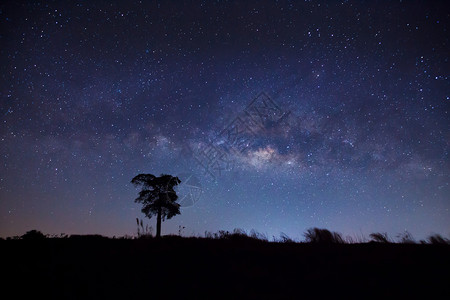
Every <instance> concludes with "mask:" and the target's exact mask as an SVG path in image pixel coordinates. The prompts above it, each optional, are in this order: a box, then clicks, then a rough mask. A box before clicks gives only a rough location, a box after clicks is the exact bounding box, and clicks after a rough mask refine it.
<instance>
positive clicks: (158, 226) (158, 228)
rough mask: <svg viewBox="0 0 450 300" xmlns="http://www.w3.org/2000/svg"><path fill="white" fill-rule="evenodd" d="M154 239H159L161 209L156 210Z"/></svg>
mask: <svg viewBox="0 0 450 300" xmlns="http://www.w3.org/2000/svg"><path fill="white" fill-rule="evenodd" d="M156 237H157V238H159V237H161V207H160V208H159V209H158V216H157V219H156Z"/></svg>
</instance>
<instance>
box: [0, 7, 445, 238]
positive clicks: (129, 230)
mask: <svg viewBox="0 0 450 300" xmlns="http://www.w3.org/2000/svg"><path fill="white" fill-rule="evenodd" d="M448 25H449V9H448V6H446V4H445V1H343V2H338V1H323V2H322V1H320V2H316V1H306V2H300V1H298V2H296V1H273V2H272V1H239V2H238V1H236V2H235V1H185V2H182V1H160V2H154V1H151V2H150V1H148V2H147V1H48V2H40V1H2V3H1V4H0V61H1V63H0V68H1V81H0V99H1V102H0V117H1V123H0V236H2V237H6V236H12V235H21V234H23V233H25V232H26V231H27V230H31V229H38V230H41V231H42V232H44V233H49V234H59V233H67V234H74V233H76V234H88V233H92V234H103V235H108V236H122V235H134V234H136V218H144V216H143V214H142V213H141V212H140V206H139V205H138V204H136V203H134V199H135V198H136V196H137V192H138V189H136V188H135V187H134V186H133V185H132V184H130V181H131V179H132V178H133V177H134V176H135V175H137V174H140V173H151V174H155V175H159V174H162V173H165V174H172V175H178V176H180V179H181V180H182V181H184V185H183V186H180V187H179V189H178V192H179V195H180V199H182V200H183V201H185V200H186V201H185V202H186V203H185V204H183V205H182V209H181V215H179V216H176V217H174V218H173V219H171V220H168V221H166V222H164V223H163V226H162V232H163V234H169V233H173V234H178V231H179V226H183V227H184V229H183V230H182V234H183V235H203V234H204V232H205V231H213V232H215V231H218V230H232V229H233V228H242V229H244V230H247V231H248V230H251V229H256V230H258V231H260V232H262V233H266V234H267V235H268V236H269V237H272V236H273V235H275V236H278V235H279V234H280V233H281V232H283V233H286V234H287V235H289V236H290V237H292V238H296V239H301V238H302V233H303V232H304V231H305V229H307V228H309V227H320V228H328V229H330V230H333V231H339V232H342V233H343V234H344V235H353V236H358V235H366V236H367V235H368V234H369V233H372V232H387V233H388V234H390V235H391V236H392V237H395V236H396V235H397V234H398V233H401V232H403V231H405V230H408V231H409V232H410V233H411V234H412V235H413V236H414V237H416V238H424V237H425V236H427V235H429V234H431V233H440V234H442V235H444V236H447V237H448V236H450V211H449V209H450V188H449V176H450V173H449V170H450V164H449V159H448V151H449V143H450V131H449V124H450V122H449V115H448V110H449V108H450V86H449V78H448V76H449V70H450V68H449V67H450V65H449V53H450V47H449V33H448V29H449V28H448ZM188 183H189V184H188ZM182 184H183V183H182ZM194 194H195V195H194ZM144 223H146V224H149V225H152V226H153V228H155V219H151V220H146V219H145V220H144Z"/></svg>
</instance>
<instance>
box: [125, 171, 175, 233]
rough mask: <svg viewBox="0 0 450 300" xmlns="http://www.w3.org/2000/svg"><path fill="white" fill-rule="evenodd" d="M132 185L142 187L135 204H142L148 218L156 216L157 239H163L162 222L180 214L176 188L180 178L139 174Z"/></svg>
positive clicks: (132, 181)
mask: <svg viewBox="0 0 450 300" xmlns="http://www.w3.org/2000/svg"><path fill="white" fill-rule="evenodd" d="M131 183H132V184H134V185H135V186H141V191H140V192H139V197H137V198H136V200H135V202H137V203H142V210H141V211H142V212H143V213H144V214H145V216H146V217H147V218H149V219H150V218H151V217H152V216H154V215H156V237H161V220H162V221H164V220H165V219H166V218H167V219H170V218H172V217H173V216H176V215H178V214H180V204H178V203H176V201H177V199H178V196H177V194H176V192H175V190H174V187H175V186H176V185H178V184H180V183H181V180H180V179H179V178H178V177H173V176H171V175H165V174H161V176H159V177H156V176H155V175H152V174H139V175H137V176H135V177H134V178H133V179H132V180H131Z"/></svg>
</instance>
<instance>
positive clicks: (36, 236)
mask: <svg viewBox="0 0 450 300" xmlns="http://www.w3.org/2000/svg"><path fill="white" fill-rule="evenodd" d="M22 239H24V240H42V239H45V235H44V234H43V233H42V232H40V231H38V230H35V229H33V230H30V231H27V233H25V234H24V235H22Z"/></svg>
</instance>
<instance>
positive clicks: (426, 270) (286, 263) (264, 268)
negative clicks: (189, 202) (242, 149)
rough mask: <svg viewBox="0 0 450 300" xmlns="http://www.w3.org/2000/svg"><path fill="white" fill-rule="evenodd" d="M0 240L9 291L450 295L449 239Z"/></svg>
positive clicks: (150, 295)
mask: <svg viewBox="0 0 450 300" xmlns="http://www.w3.org/2000/svg"><path fill="white" fill-rule="evenodd" d="M0 249H1V254H2V255H1V257H2V264H1V265H2V266H1V273H2V275H3V276H2V277H3V278H6V279H3V280H2V281H3V282H2V285H1V286H2V292H3V293H4V294H6V295H8V294H10V293H9V292H11V293H12V294H11V295H12V298H10V299H18V298H24V297H28V296H32V298H37V299H39V298H40V297H41V296H45V297H46V298H49V297H50V298H58V299H93V298H95V299H111V298H114V299H116V298H126V299H137V298H145V299H163V298H166V297H167V298H181V299H186V298H190V299H198V298H202V299H218V298H220V299H237V298H240V299H262V298H264V299H267V298H270V299H280V298H281V299H283V298H289V299H301V298H311V296H312V298H316V299H317V298H330V297H332V298H345V299H348V298H358V299H367V298H380V297H389V298H401V299H404V298H422V297H425V298H433V299H436V298H442V299H450V291H449V282H450V255H449V254H450V246H449V245H420V244H411V245H410V244H377V243H367V244H342V245H340V244H329V245H317V244H316V245H314V244H290V243H266V242H262V241H257V240H245V239H234V240H233V239H229V240H213V239H197V238H179V237H164V238H162V239H161V240H155V239H140V240H129V239H128V240H127V239H107V238H99V237H86V236H84V237H77V238H73V237H72V238H60V239H43V240H6V241H5V240H2V241H0ZM2 298H3V297H2ZM3 299H6V298H3Z"/></svg>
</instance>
